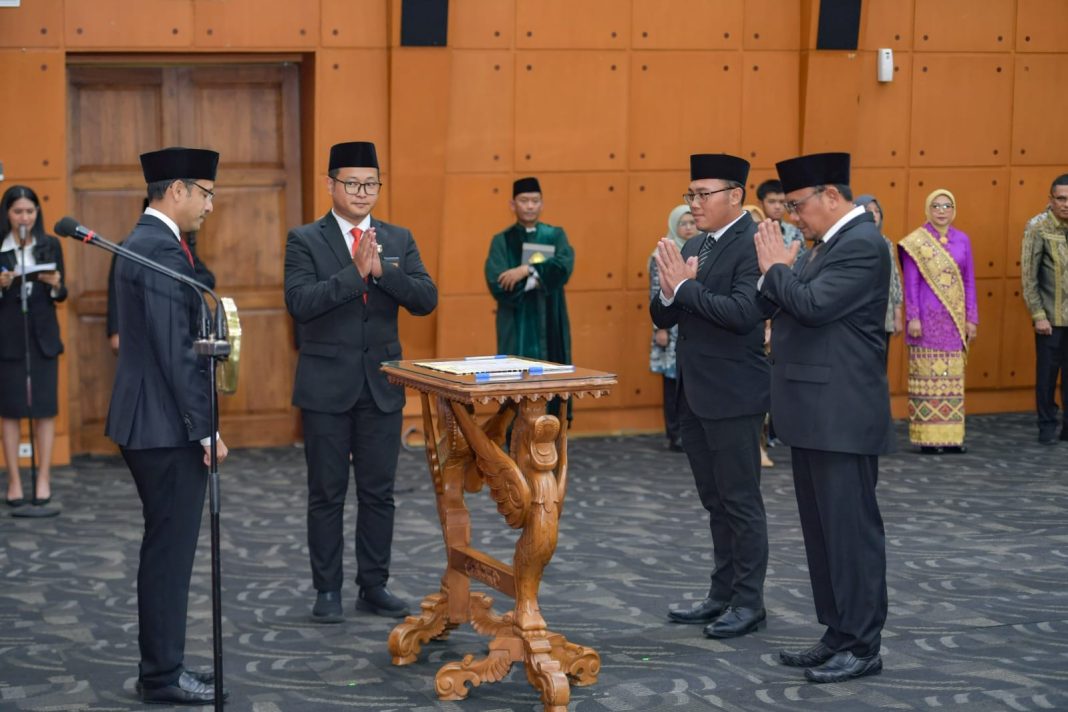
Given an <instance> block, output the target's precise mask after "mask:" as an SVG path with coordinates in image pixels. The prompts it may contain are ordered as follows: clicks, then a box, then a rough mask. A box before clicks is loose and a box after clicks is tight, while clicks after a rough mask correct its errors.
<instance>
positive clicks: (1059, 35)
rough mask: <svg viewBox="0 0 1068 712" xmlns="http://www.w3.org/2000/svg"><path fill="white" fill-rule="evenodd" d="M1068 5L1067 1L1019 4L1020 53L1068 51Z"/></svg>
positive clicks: (1028, 0) (1019, 1)
mask: <svg viewBox="0 0 1068 712" xmlns="http://www.w3.org/2000/svg"><path fill="white" fill-rule="evenodd" d="M1065 27H1068V3H1065V2H1063V0H1017V2H1016V47H1015V49H1016V51H1017V52H1061V53H1063V52H1064V51H1065V46H1064V28H1065Z"/></svg>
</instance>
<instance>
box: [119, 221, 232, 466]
mask: <svg viewBox="0 0 1068 712" xmlns="http://www.w3.org/2000/svg"><path fill="white" fill-rule="evenodd" d="M123 245H124V246H125V247H126V248H127V249H130V250H133V251H134V252H136V253H138V254H140V255H143V256H145V257H147V258H149V259H151V260H154V261H156V262H159V263H160V264H162V265H164V266H166V267H169V268H171V269H172V270H174V271H176V272H180V273H181V274H184V275H187V276H189V277H193V275H194V273H193V268H192V267H190V265H189V260H188V259H187V258H186V256H185V252H183V251H182V248H181V247H180V246H179V244H178V239H177V237H176V236H175V234H174V233H173V232H171V230H170V228H169V227H167V225H165V224H164V223H163V221H161V220H160V219H158V218H156V217H154V216H152V215H142V216H141V218H140V219H139V220H138V222H137V226H136V227H134V230H133V232H131V233H130V236H129V237H127V238H126V241H125V242H124V243H123ZM115 293H116V302H117V304H118V315H119V332H120V334H121V336H122V338H121V341H120V342H119V362H118V367H117V370H116V371H115V385H114V387H113V388H112V392H111V408H110V409H109V410H108V419H107V427H106V430H105V432H106V433H107V436H108V437H110V438H111V439H112V440H114V441H115V442H116V443H118V444H119V445H120V446H122V447H125V448H128V449H132V450H142V449H147V448H160V447H183V446H188V445H190V444H191V443H196V442H198V441H199V440H201V439H203V438H206V437H208V436H209V435H210V434H211V400H210V398H211V394H210V381H209V372H208V368H209V361H208V359H207V358H205V357H199V356H197V355H196V354H194V353H193V340H194V339H195V338H196V335H197V320H198V319H199V318H200V298H199V297H198V296H197V295H196V293H195V292H194V291H193V290H192V288H190V287H187V286H185V285H183V284H181V283H179V282H176V281H174V280H173V279H171V278H170V277H166V276H164V275H162V274H159V273H157V272H153V271H152V270H149V269H147V268H145V267H142V266H141V265H139V264H137V263H135V262H132V261H130V260H125V259H120V260H119V261H118V262H117V263H116V265H115Z"/></svg>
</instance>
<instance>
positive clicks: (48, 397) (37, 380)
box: [0, 185, 67, 507]
mask: <svg viewBox="0 0 1068 712" xmlns="http://www.w3.org/2000/svg"><path fill="white" fill-rule="evenodd" d="M0 236H2V243H0V334H2V337H0V428H2V430H3V442H4V460H5V461H6V462H7V476H8V480H7V496H6V502H7V504H8V506H11V507H18V506H21V505H23V504H25V502H26V496H25V494H24V493H23V490H22V479H21V477H20V475H19V460H18V451H19V421H20V420H21V419H22V418H33V419H34V431H35V434H36V440H37V442H36V453H37V464H38V475H37V491H36V492H33V493H32V495H31V496H32V500H33V503H34V504H47V503H48V502H49V500H51V499H52V490H51V484H50V474H51V466H52V445H53V443H54V442H55V438H56V413H57V411H58V405H57V386H56V384H57V376H58V373H59V360H58V358H59V354H61V353H63V342H62V341H60V339H59V321H58V320H57V319H56V306H55V305H56V303H57V302H62V301H63V300H64V299H66V298H67V288H66V287H65V286H63V251H62V250H61V249H60V247H59V240H57V239H56V238H54V237H52V236H51V235H46V234H45V232H44V215H43V214H42V213H41V201H40V200H39V199H38V198H37V194H36V193H34V192H33V190H32V189H30V188H27V187H25V186H21V185H16V186H12V187H11V188H8V189H7V191H5V192H4V196H3V198H2V199H0ZM23 274H26V275H27V278H26V280H25V290H26V292H27V294H26V306H27V318H28V320H29V323H28V326H29V335H30V339H29V342H30V343H29V348H28V350H29V359H30V376H31V379H30V380H31V383H32V386H33V387H32V402H31V403H28V402H27V393H26V352H27V345H26V339H25V336H24V335H25V331H24V325H23V314H22V291H23V283H24V280H23V278H22V275H23Z"/></svg>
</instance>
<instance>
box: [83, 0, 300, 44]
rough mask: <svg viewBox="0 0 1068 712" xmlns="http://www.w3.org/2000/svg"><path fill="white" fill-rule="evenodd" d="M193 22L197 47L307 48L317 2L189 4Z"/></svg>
mask: <svg viewBox="0 0 1068 712" xmlns="http://www.w3.org/2000/svg"><path fill="white" fill-rule="evenodd" d="M93 1H94V2H95V0H93ZM168 1H169V0H168ZM193 19H194V33H195V37H196V39H195V43H196V45H197V46H198V47H226V48H271V49H281V48H290V47H297V48H311V47H314V46H315V45H316V44H317V40H318V38H319V3H317V2H314V3H304V2H291V0H227V1H226V2H224V3H221V2H218V1H217V0H193Z"/></svg>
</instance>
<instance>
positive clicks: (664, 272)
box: [653, 237, 697, 299]
mask: <svg viewBox="0 0 1068 712" xmlns="http://www.w3.org/2000/svg"><path fill="white" fill-rule="evenodd" d="M694 239H696V238H694ZM653 259H655V260H656V269H657V272H658V274H659V275H660V291H661V292H663V293H664V296H665V297H667V298H668V299H674V298H675V290H676V289H677V288H678V286H679V284H680V283H681V282H682V281H683V280H687V279H695V278H696V277H697V258H696V257H690V258H688V259H685V260H684V259H682V252H680V251H679V247H678V245H676V244H675V241H674V240H672V239H671V238H670V237H663V238H661V239H660V242H658V243H656V255H654V257H653Z"/></svg>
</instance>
